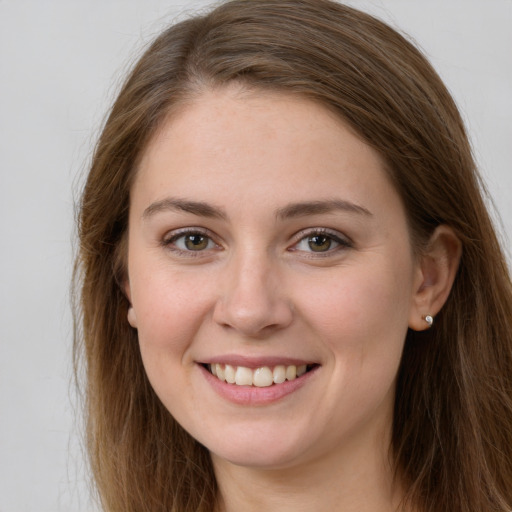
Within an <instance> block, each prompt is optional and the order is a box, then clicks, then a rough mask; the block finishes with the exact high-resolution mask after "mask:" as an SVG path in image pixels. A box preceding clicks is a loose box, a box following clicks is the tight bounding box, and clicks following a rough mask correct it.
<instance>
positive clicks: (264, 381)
mask: <svg viewBox="0 0 512 512" xmlns="http://www.w3.org/2000/svg"><path fill="white" fill-rule="evenodd" d="M252 382H253V384H254V385H255V386H257V387H258V388H266V387H267V386H272V383H273V382H274V375H273V373H272V370H271V369H270V368H269V367H268V366H264V367H263V368H258V369H257V370H255V371H254V375H253V377H252Z"/></svg>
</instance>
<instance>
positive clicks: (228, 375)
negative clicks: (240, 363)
mask: <svg viewBox="0 0 512 512" xmlns="http://www.w3.org/2000/svg"><path fill="white" fill-rule="evenodd" d="M224 378H225V379H226V382H229V383H230V384H234V383H235V381H236V377H235V369H234V368H233V367H232V366H231V365H230V364H227V365H226V366H225V367H224Z"/></svg>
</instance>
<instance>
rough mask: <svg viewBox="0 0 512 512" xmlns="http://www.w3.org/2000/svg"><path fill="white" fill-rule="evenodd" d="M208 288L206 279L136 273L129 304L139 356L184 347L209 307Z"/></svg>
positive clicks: (167, 273)
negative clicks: (134, 324)
mask: <svg viewBox="0 0 512 512" xmlns="http://www.w3.org/2000/svg"><path fill="white" fill-rule="evenodd" d="M210 288H211V286H209V285H208V283H207V281H206V282H205V281H202V282H198V280H197V279H196V280H194V279H189V278H188V276H187V275H180V274H179V273H174V274H172V275H171V273H170V272H168V271H160V272H159V271H157V270H155V271H154V272H151V273H146V275H141V276H140V280H139V282H138V286H135V287H134V289H135V293H134V296H133V305H134V307H135V310H136V314H137V322H138V333H139V342H140V345H141V351H142V352H143V356H144V355H146V354H147V353H148V352H151V353H152V354H153V356H159V355H160V354H161V353H168V352H169V351H171V352H173V353H176V352H183V351H184V350H186V348H187V346H188V345H189V344H190V342H191V340H192V339H194V335H195V333H196V332H197V330H198V329H199V328H200V326H201V323H202V321H203V319H204V318H205V316H206V315H208V314H209V311H210V309H211V302H212V301H211V290H210ZM137 292H139V293H137Z"/></svg>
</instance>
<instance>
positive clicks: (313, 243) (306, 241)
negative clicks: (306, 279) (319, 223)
mask: <svg viewBox="0 0 512 512" xmlns="http://www.w3.org/2000/svg"><path fill="white" fill-rule="evenodd" d="M299 236H300V235H299ZM351 246H352V244H351V242H350V241H349V240H348V239H346V238H344V237H343V236H342V235H340V234H337V233H336V232H332V231H331V230H327V229H325V228H322V229H316V230H313V231H310V232H309V233H308V234H307V235H306V236H303V237H302V238H301V239H300V240H299V241H298V242H297V243H296V244H295V245H294V246H293V247H292V248H291V249H290V250H292V251H302V252H306V253H317V254H322V253H323V254H326V255H327V254H330V253H334V252H337V251H338V250H340V249H343V248H348V247H351Z"/></svg>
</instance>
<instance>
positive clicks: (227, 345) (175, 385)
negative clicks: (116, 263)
mask: <svg viewBox="0 0 512 512" xmlns="http://www.w3.org/2000/svg"><path fill="white" fill-rule="evenodd" d="M423 280H424V276H423V274H422V270H421V266H420V264H419V263H418V262H417V260H416V258H415V256H414V254H413V251H412V248H411V244H410V239H409V233H408V226H407V220H406V215H405V212H404V209H403V206H402V203H401V201H400V198H399V196H398V194H397V192H396V190H395V189H394V187H393V185H392V184H391V182H390V180H389V178H388V177H387V175H386V173H385V171H384V169H383V163H382V161H381V159H380V158H379V155H378V154H377V153H376V152H375V151H374V150H372V149H371V148H370V147H369V146H368V145H366V144H365V143H364V142H362V141H361V139H360V138H359V137H357V136H356V135H355V134H354V133H353V131H351V130H350V129H349V128H348V127H347V126H346V125H345V124H344V123H343V122H342V121H341V120H340V119H338V118H337V117H336V116H334V115H333V114H332V113H330V112H329V111H328V110H327V109H324V108H323V107H321V106H319V105H317V104H315V103H313V102H311V101H309V100H306V99H301V98H298V97H293V96H287V95H280V94H277V93H265V92H248V91H244V90H241V89H237V88H235V87H230V88H226V89H222V90H218V91H212V92H207V93H204V94H202V95H201V96H199V97H198V98H197V99H195V100H194V101H193V102H192V103H190V104H188V105H187V106H185V107H183V108H182V109H181V110H180V111H179V112H178V113H177V114H175V115H173V116H172V117H171V118H169V120H168V121H167V122H166V123H165V124H164V125H163V126H162V127H161V129H160V130H159V132H158V133H157V135H156V136H155V137H154V139H153V140H152V141H151V143H150V144H149V146H148V148H147V149H146V151H145V153H144V155H143V158H142V160H141V162H140V165H139V168H138V170H137V175H136V178H135V181H134V184H133V188H132V194H131V204H130V217H129V244H128V279H127V282H126V294H127V296H128V298H129V300H130V303H131V304H132V307H131V308H130V311H129V315H128V319H129V321H130V324H131V325H132V326H133V327H135V328H136V329H137V330H138V336H139V342H140V350H141V353H142V358H143V362H144V366H145V369H146V372H147V374H148V377H149V379H150V381H151V384H152V386H153V387H154V389H155V391H156V393H157V395H158V396H159V398H160V399H161V401H162V402H163V404H164V405H165V406H166V408H167V409H168V410H169V411H170V413H171V414H172V415H173V416H174V418H175V419H176V420H177V421H178V422H179V423H180V424H181V425H182V426H183V427H184V428H185V429H186V430H187V431H188V432H189V433H190V434H191V435H192V436H193V437H195V438H196V439H197V440H198V441H199V442H201V443H202V444H203V445H205V446H206V447H207V448H208V449H209V450H210V452H211V453H212V455H213V456H214V458H215V459H216V460H223V461H230V462H233V463H235V464H238V465H245V466H253V467H254V466H256V467H276V468H277V467H280V468H283V467H290V466H293V465H296V464H301V463H305V462H308V461H309V462H311V461H313V460H316V459H318V458H322V457H327V456H328V455H332V454H341V453H343V451H347V450H349V449H350V447H353V446H356V445H358V444H364V443H367V444H368V443H370V444H371V443H375V442H377V443H381V444H385V441H386V439H387V437H386V436H388V435H389V428H390V425H391V418H392V408H393V400H394V384H395V377H396V373H397V369H398V366H399V361H400V357H401V352H402V348H403V344H404V339H405V336H406V332H407V328H408V326H410V325H413V324H414V322H417V319H418V318H420V317H421V315H422V314H424V313H425V311H420V309H421V308H420V305H419V301H418V294H419V292H418V290H421V289H422V282H423ZM386 448H387V447H385V449H386Z"/></svg>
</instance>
